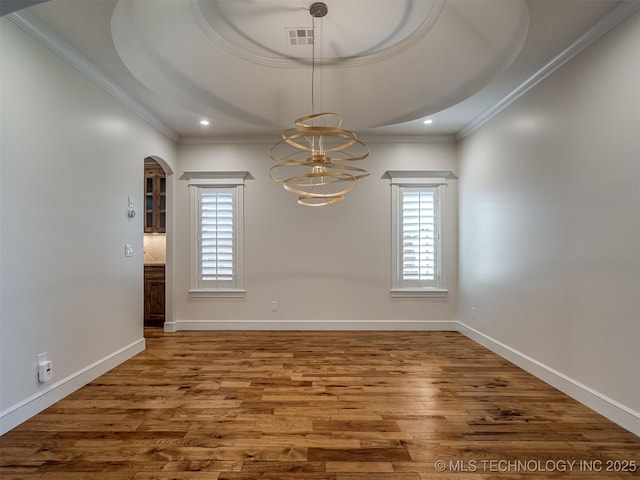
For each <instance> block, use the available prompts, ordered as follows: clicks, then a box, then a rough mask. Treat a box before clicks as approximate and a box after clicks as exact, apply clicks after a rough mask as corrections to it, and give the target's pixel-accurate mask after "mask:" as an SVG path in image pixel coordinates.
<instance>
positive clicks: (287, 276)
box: [175, 138, 457, 328]
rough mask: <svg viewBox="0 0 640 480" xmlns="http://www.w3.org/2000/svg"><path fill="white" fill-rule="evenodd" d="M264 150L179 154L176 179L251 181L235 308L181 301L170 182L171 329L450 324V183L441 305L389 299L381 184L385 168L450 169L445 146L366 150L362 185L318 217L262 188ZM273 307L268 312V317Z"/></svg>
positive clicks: (179, 226)
mask: <svg viewBox="0 0 640 480" xmlns="http://www.w3.org/2000/svg"><path fill="white" fill-rule="evenodd" d="M275 140H277V138H276V139H274V141H275ZM270 146H271V145H269V144H267V143H265V144H208V145H182V146H181V147H180V164H179V168H178V170H179V171H178V172H176V173H177V176H178V177H179V176H180V175H181V172H183V171H188V170H205V171H207V170H247V171H249V172H250V173H251V175H252V176H253V177H254V178H255V180H249V181H247V182H246V187H245V285H246V289H247V295H246V298H244V299H202V298H197V299H194V298H189V297H188V295H187V290H188V288H189V236H188V235H189V200H188V199H189V197H188V187H187V182H186V181H180V180H178V181H177V185H176V232H177V237H176V278H175V299H176V317H175V318H176V320H178V321H194V320H195V321H212V324H214V323H218V324H219V323H220V321H225V320H231V321H234V323H232V324H231V328H233V327H236V328H248V327H255V325H256V324H255V323H247V321H270V322H277V321H282V320H287V321H293V322H292V323H289V324H288V328H305V326H304V325H305V324H304V322H308V321H313V320H315V321H331V322H332V323H331V325H330V327H328V328H340V322H341V321H342V322H344V321H346V320H351V321H353V320H356V321H359V320H361V321H391V322H394V321H396V322H397V321H402V320H411V321H426V320H434V321H455V319H456V283H457V278H456V277H457V275H456V273H457V263H456V257H457V237H456V226H457V218H456V209H457V185H456V184H457V181H455V180H454V181H452V182H451V185H450V187H449V195H448V210H449V211H448V215H449V230H448V232H447V233H448V243H447V245H446V250H447V260H448V272H447V275H448V279H449V285H450V295H449V297H448V298H440V299H424V298H422V299H398V298H394V299H392V298H390V295H389V289H390V286H391V193H390V186H389V181H388V180H383V179H382V178H381V177H382V175H383V174H384V172H385V171H386V170H389V169H408V170H442V169H451V170H453V169H455V163H456V155H455V144H454V143H453V142H452V141H441V142H435V141H432V143H409V142H406V143H402V142H399V143H393V144H392V143H377V142H376V143H372V144H371V155H370V157H369V158H368V159H366V160H364V161H362V162H361V166H363V167H364V168H366V169H367V170H368V171H369V172H370V176H369V177H367V178H365V179H363V180H361V181H360V182H358V185H357V187H356V189H355V190H354V191H353V192H351V193H350V194H349V195H347V197H346V199H345V200H344V201H343V202H341V203H339V204H336V205H331V206H328V207H323V208H308V207H307V208H305V207H302V206H299V205H298V204H297V203H296V197H295V196H294V195H293V194H291V193H288V192H285V191H284V190H283V189H282V187H281V186H279V185H277V184H276V183H274V182H273V181H271V180H270V178H269V168H270V167H271V166H272V165H273V161H272V160H271V159H270V158H269V148H270ZM272 300H276V301H277V302H278V305H279V310H278V311H277V312H272V311H271V308H270V306H271V301H272ZM241 321H244V322H241ZM272 325H274V324H273V323H272ZM315 325H317V323H316V324H315ZM366 325H369V326H372V324H366ZM200 326H201V327H203V326H204V325H200ZM247 326H248V327H247Z"/></svg>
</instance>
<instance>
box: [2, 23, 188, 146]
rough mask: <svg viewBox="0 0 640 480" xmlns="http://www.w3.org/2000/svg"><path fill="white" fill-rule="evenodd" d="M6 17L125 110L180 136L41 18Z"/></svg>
mask: <svg viewBox="0 0 640 480" xmlns="http://www.w3.org/2000/svg"><path fill="white" fill-rule="evenodd" d="M7 18H8V19H9V20H11V21H12V22H13V23H15V24H16V25H17V26H18V27H20V28H21V29H22V30H24V31H25V32H27V33H28V34H29V35H31V36H32V37H33V38H35V39H36V40H37V41H38V42H40V43H41V44H42V45H44V46H45V47H47V48H48V49H49V50H51V51H52V52H53V53H55V54H56V55H57V56H58V57H60V58H61V59H62V60H64V61H65V62H67V63H68V64H70V65H71V66H72V67H74V68H75V69H76V70H78V71H79V72H80V73H82V74H83V75H84V76H86V77H87V78H89V79H90V80H91V81H93V82H94V83H96V84H98V85H99V86H100V87H102V88H103V89H104V90H105V91H106V92H107V93H109V94H110V95H111V96H113V97H114V98H116V99H117V100H118V101H120V102H121V103H122V104H124V105H125V106H126V107H127V108H129V110H131V111H132V112H134V113H135V114H137V115H138V116H139V117H140V118H142V119H143V120H144V121H146V122H147V123H148V124H150V125H151V126H152V127H154V128H155V129H157V130H158V131H159V132H160V133H162V134H163V135H165V136H166V137H168V138H169V139H171V140H173V141H174V142H177V141H178V140H179V138H180V137H179V136H178V134H177V133H176V132H174V131H173V130H171V129H170V128H169V127H168V126H167V125H165V124H164V123H163V122H162V121H160V120H159V119H158V118H157V117H156V116H155V115H154V114H153V113H151V112H150V111H149V110H148V109H147V108H146V107H144V106H143V105H142V104H141V103H140V102H138V101H137V100H136V99H135V98H134V97H133V96H132V95H130V94H129V93H128V92H127V91H126V90H125V89H124V88H122V87H121V86H120V85H118V84H117V83H116V82H114V81H113V80H111V78H109V77H108V76H107V75H106V74H105V73H104V72H103V71H102V70H100V69H99V68H98V67H96V66H95V65H94V64H93V63H91V62H90V61H89V60H88V59H87V58H86V57H84V56H83V55H82V54H81V53H80V52H78V51H77V50H76V49H74V48H73V47H71V45H69V44H68V43H67V42H65V41H64V40H62V39H61V38H60V37H59V36H58V35H56V34H55V33H54V32H53V31H52V30H50V29H49V28H48V27H46V26H45V25H44V24H43V23H42V22H39V21H38V20H36V19H35V18H34V17H33V16H32V15H30V14H28V13H26V12H20V13H11V14H9V15H7Z"/></svg>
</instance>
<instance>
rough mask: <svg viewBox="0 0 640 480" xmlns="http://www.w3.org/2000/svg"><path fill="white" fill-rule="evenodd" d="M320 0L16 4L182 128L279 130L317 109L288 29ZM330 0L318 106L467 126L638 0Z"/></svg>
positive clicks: (395, 123) (371, 128)
mask: <svg viewBox="0 0 640 480" xmlns="http://www.w3.org/2000/svg"><path fill="white" fill-rule="evenodd" d="M25 1H27V2H32V1H33V0H25ZM14 3H15V2H14ZM311 3H312V2H310V1H304V0H217V1H216V0H162V1H159V0H50V1H47V2H44V3H40V4H38V5H34V6H31V7H29V8H24V9H22V10H19V11H18V12H17V13H14V14H12V15H11V16H10V18H12V20H14V21H16V22H17V23H20V24H22V25H23V26H25V25H28V27H29V28H28V29H29V30H32V31H34V30H35V31H36V32H37V34H38V35H39V36H40V38H41V39H44V41H45V43H49V44H50V45H54V46H55V48H54V51H58V52H60V51H62V52H64V54H63V56H65V58H68V59H71V60H72V61H76V62H78V61H79V62H80V63H82V64H83V65H84V66H85V67H86V66H87V65H89V66H90V69H91V71H92V72H94V74H96V75H98V76H103V77H106V80H105V81H106V82H107V83H108V84H110V85H115V88H116V90H117V91H119V92H122V93H123V94H124V95H125V96H126V97H128V99H129V103H131V102H133V103H135V104H136V108H137V109H138V110H139V111H142V112H145V115H146V117H147V118H152V119H153V123H155V124H156V125H160V126H161V127H162V128H163V129H164V130H165V131H166V132H167V133H168V134H169V135H170V136H172V137H174V138H184V137H194V136H238V135H243V136H245V135H272V134H273V135H277V134H278V133H279V132H280V131H281V130H282V129H284V128H289V127H291V126H292V123H293V121H294V120H295V118H297V117H299V116H303V115H306V114H309V113H311V108H312V104H311V85H312V82H311V78H312V75H311V72H312V62H311V58H312V52H313V50H312V47H311V46H310V45H307V44H305V45H291V41H290V39H291V38H293V37H292V35H294V34H292V33H289V31H290V30H292V31H294V32H296V33H295V34H296V35H297V30H305V32H303V33H305V35H307V32H306V30H309V29H311V28H312V25H313V22H314V19H313V17H312V16H311V15H310V13H309V6H310V4H311ZM325 3H326V4H327V6H328V9H329V12H328V14H327V16H326V17H324V18H319V19H315V24H316V39H317V40H316V46H315V59H316V61H315V75H314V82H313V86H314V93H315V95H314V103H315V111H316V112H319V111H334V112H336V113H338V114H340V115H341V116H342V118H343V121H344V123H343V127H344V128H347V129H350V130H354V131H356V132H357V133H359V134H366V135H367V136H373V135H376V134H378V135H389V134H393V135H430V134H461V133H464V132H466V131H469V130H470V129H471V128H473V126H474V125H476V124H477V123H479V122H480V121H481V120H482V119H483V118H485V117H487V116H489V115H491V114H492V112H495V111H496V110H497V109H498V108H499V107H500V105H502V103H501V102H505V99H507V100H508V99H509V98H513V97H515V96H516V95H517V94H518V92H520V91H522V90H523V89H524V88H526V87H527V86H529V85H532V84H534V83H535V82H536V81H538V80H539V79H541V78H542V77H543V76H544V75H545V74H546V73H548V71H550V70H551V69H552V68H553V67H555V66H556V65H557V64H560V63H562V62H563V61H566V60H567V59H568V58H570V56H571V54H573V53H575V52H577V51H579V50H580V48H582V47H583V46H585V45H587V44H588V43H589V41H591V40H593V39H595V38H597V36H599V35H601V34H603V33H605V32H606V31H607V30H608V29H610V28H611V27H612V26H613V25H615V24H616V23H617V22H618V21H620V20H621V19H622V18H624V17H626V16H627V15H629V14H630V13H631V12H632V11H635V10H636V9H637V8H638V4H639V2H638V1H637V0H622V1H618V0H367V1H364V0H326V1H325ZM297 42H298V43H305V42H306V40H297ZM203 118H206V119H208V120H209V121H210V125H209V126H206V127H205V126H202V125H200V123H199V122H200V120H201V119H203ZM425 118H430V119H432V120H433V123H432V124H430V125H424V123H423V121H424V119H425ZM165 127H166V128H165Z"/></svg>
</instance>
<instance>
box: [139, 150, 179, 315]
mask: <svg viewBox="0 0 640 480" xmlns="http://www.w3.org/2000/svg"><path fill="white" fill-rule="evenodd" d="M171 173H172V172H171V171H170V169H169V168H168V166H167V165H166V163H165V162H164V161H162V159H159V158H158V157H147V158H145V159H144V186H143V195H144V211H143V216H144V219H143V225H144V227H143V228H144V244H143V247H144V250H143V258H144V326H145V327H163V326H164V322H165V321H166V318H167V301H166V299H167V281H166V279H167V256H168V255H167V235H168V234H170V221H169V220H170V215H169V213H170V208H169V206H170V203H171V202H170V198H169V195H170V188H169V179H168V177H169V175H170V174H171Z"/></svg>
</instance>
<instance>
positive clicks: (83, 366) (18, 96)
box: [0, 19, 176, 430]
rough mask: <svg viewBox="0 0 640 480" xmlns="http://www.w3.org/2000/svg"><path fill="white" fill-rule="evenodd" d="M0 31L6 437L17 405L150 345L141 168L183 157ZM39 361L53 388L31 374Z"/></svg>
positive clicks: (47, 56)
mask: <svg viewBox="0 0 640 480" xmlns="http://www.w3.org/2000/svg"><path fill="white" fill-rule="evenodd" d="M0 27H1V41H0V50H1V54H2V109H1V121H2V128H1V133H0V135H1V138H0V144H1V147H0V148H1V151H0V161H1V162H2V163H1V165H0V167H1V170H0V175H1V176H0V182H1V183H0V185H1V187H0V208H1V218H2V230H1V236H0V268H1V274H0V281H1V284H0V292H1V293H0V294H1V301H0V378H1V379H2V381H1V383H0V390H1V391H0V420H2V425H1V426H2V428H1V429H0V430H3V429H4V428H5V426H6V425H10V424H11V423H12V422H13V420H12V418H13V417H12V415H13V412H14V409H15V408H16V407H18V406H26V407H27V410H26V411H28V412H31V413H33V412H35V411H37V410H38V409H39V408H43V406H46V401H44V400H41V399H40V396H41V395H45V394H49V393H50V394H52V395H53V394H55V395H58V392H64V391H66V392H67V393H68V391H69V389H71V390H72V389H73V388H77V387H79V386H81V385H82V380H83V379H84V381H86V379H87V378H86V377H82V375H83V373H82V372H86V371H87V369H89V370H90V367H91V366H92V365H94V363H95V362H101V361H103V360H105V358H107V357H109V358H111V359H112V363H110V364H109V365H111V366H113V361H115V360H113V359H114V358H116V357H113V355H114V352H118V351H119V350H120V349H122V348H125V347H127V346H130V345H132V344H134V343H136V342H138V344H139V345H141V346H142V347H143V346H144V341H143V339H142V336H143V335H142V333H143V330H142V321H143V319H142V275H143V266H142V223H141V222H142V219H143V215H142V214H141V210H140V209H141V207H142V185H143V160H144V157H146V156H149V155H157V156H160V157H163V158H164V159H166V161H167V162H174V161H175V153H176V148H175V145H174V144H173V142H171V141H169V140H168V139H167V138H166V137H164V136H163V135H161V134H159V133H158V132H157V131H156V130H155V129H154V128H152V127H150V126H149V125H147V124H146V123H144V122H143V121H142V120H140V119H139V117H137V116H136V115H135V114H133V113H132V112H131V111H130V110H128V109H127V108H126V107H124V106H123V105H122V104H120V103H119V102H118V101H117V100H115V99H114V98H113V97H112V96H110V95H109V94H107V93H106V92H105V91H104V90H103V89H102V88H100V87H99V86H97V85H96V84H95V83H94V82H92V81H91V80H89V79H88V78H86V77H84V76H83V75H81V74H80V73H78V71H76V70H75V69H74V68H72V67H70V66H69V65H68V64H66V63H65V62H63V61H62V60H60V59H59V58H58V57H56V56H55V55H53V54H52V53H51V52H50V51H49V50H48V49H46V48H45V47H43V46H42V45H41V44H39V43H38V42H37V41H36V40H34V39H33V38H32V37H31V36H29V35H27V34H26V33H24V32H23V31H22V30H20V29H19V28H18V27H17V26H15V25H14V24H13V23H11V22H10V21H9V20H7V19H2V20H0ZM128 195H132V196H133V198H134V207H135V208H136V209H137V210H138V216H137V217H136V218H135V219H134V220H133V221H129V220H128V218H127V216H126V212H127V197H128ZM125 243H129V244H132V245H133V247H134V256H133V257H131V258H125V257H124V246H125ZM42 352H47V353H48V358H49V360H51V361H52V362H53V372H54V373H53V379H52V380H51V382H50V383H48V384H39V383H38V381H37V376H36V363H37V362H36V358H37V357H36V356H37V355H38V354H39V353H42ZM105 365H107V364H105ZM60 382H63V383H64V385H62V386H61V383H60ZM65 382H66V383H65ZM53 386H57V388H56V389H55V391H52V390H51V388H52V387H53ZM5 422H8V423H5Z"/></svg>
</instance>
